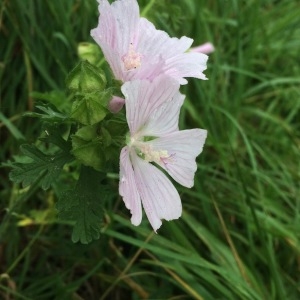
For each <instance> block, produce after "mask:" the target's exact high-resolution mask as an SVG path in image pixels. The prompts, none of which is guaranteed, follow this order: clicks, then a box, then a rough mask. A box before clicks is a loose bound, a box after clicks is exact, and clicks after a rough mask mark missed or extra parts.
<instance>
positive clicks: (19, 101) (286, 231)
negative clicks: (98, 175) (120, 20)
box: [0, 0, 300, 300]
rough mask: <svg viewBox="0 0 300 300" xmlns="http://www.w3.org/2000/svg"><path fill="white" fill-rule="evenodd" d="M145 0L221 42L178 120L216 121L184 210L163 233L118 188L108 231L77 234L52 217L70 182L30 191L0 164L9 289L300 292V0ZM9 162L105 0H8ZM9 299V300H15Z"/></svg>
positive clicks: (158, 13)
mask: <svg viewBox="0 0 300 300" xmlns="http://www.w3.org/2000/svg"><path fill="white" fill-rule="evenodd" d="M177 2H178V5H179V6H180V7H181V11H182V13H181V11H180V10H179V7H178V6H176V5H175V6H174V5H170V4H171V3H174V1H168V0H164V1H158V0H156V1H151V2H150V1H146V0H143V1H139V3H140V4H141V6H142V7H146V4H149V3H150V4H149V5H148V6H147V10H145V13H146V16H147V18H149V19H151V20H152V21H153V22H154V23H155V24H156V25H157V27H158V28H160V29H163V30H166V31H167V32H169V33H170V34H171V35H174V36H181V35H187V36H190V37H192V38H193V39H194V40H195V43H194V44H195V45H197V44H200V43H202V42H205V41H207V40H209V41H211V42H213V43H214V45H215V47H216V51H215V53H213V54H211V55H210V59H209V64H208V70H207V71H206V72H205V73H206V75H207V76H208V78H209V80H208V81H201V82H200V81H197V80H189V84H188V86H186V87H183V88H182V91H183V92H184V93H185V94H186V95H187V100H186V102H185V105H184V108H183V110H182V113H181V128H182V129H183V128H194V127H200V128H205V129H207V130H208V133H209V135H208V139H207V143H206V145H205V148H204V152H203V153H202V154H201V156H200V157H199V159H198V166H199V168H198V171H197V174H196V178H195V186H194V187H193V188H192V189H186V188H181V187H180V186H178V189H179V191H180V194H181V197H182V202H183V208H184V213H183V216H182V218H181V219H179V220H176V221H172V222H164V223H163V226H162V228H161V229H160V230H159V234H157V235H156V234H153V232H152V230H151V229H150V226H149V224H148V221H147V220H146V218H144V221H143V223H142V225H141V226H139V227H134V226H132V225H131V224H130V221H129V219H130V213H129V212H128V211H127V210H126V208H125V207H124V204H123V202H122V200H121V199H120V197H119V196H118V195H117V187H118V182H117V180H113V179H112V180H111V186H112V187H114V188H115V191H116V193H115V197H114V199H113V202H112V201H110V202H107V203H106V204H105V207H106V210H107V213H106V216H105V224H104V229H103V233H102V236H101V238H100V240H98V241H95V242H93V243H91V244H89V245H80V244H73V243H72V242H71V240H70V232H71V227H70V224H67V223H62V222H61V221H58V220H57V219H56V218H55V213H56V211H55V208H54V205H55V203H56V201H57V198H58V195H59V192H60V191H61V190H62V188H63V184H64V182H58V183H57V184H56V185H55V186H54V189H53V190H52V191H47V192H45V191H42V190H40V189H39V188H38V185H34V186H31V187H30V189H22V188H21V187H20V186H18V185H13V184H12V183H11V182H10V181H9V180H8V172H9V170H8V169H7V168H1V169H0V189H1V191H0V198H1V202H0V219H2V224H1V227H0V234H1V235H0V240H1V242H0V298H3V299H34V300H35V299H174V300H175V299H205V300H210V299H211V300H215V299H220V300H221V299H222V300H223V299H224V300H234V299H243V300H244V299H245V300H255V299H264V300H270V299H278V300H285V299H287V300H293V299H295V300H296V299H299V297H300V286H299V280H300V272H299V257H300V256H299V255H300V242H299V236H300V235H299V232H300V89H299V86H300V85H299V84H300V67H299V49H300V39H299V36H300V27H299V10H300V6H299V3H298V1H296V0H282V1H275V0H265V1H263V0H261V1H259V0H252V1H250V0H249V1H242V0H228V1H224V0H212V1H206V0H182V1H176V3H177ZM0 4H1V8H0V26H1V27H0V45H1V46H0V92H1V98H0V101H1V102H0V107H1V112H0V143H1V147H0V160H1V162H4V161H7V160H8V159H12V157H13V156H15V155H18V154H19V145H20V144H22V143H23V142H24V139H25V138H26V140H29V141H30V142H33V141H34V140H35V139H36V137H37V136H38V134H39V123H38V121H37V120H33V119H29V118H22V117H21V116H22V114H23V113H24V112H25V111H28V110H31V109H32V108H33V105H34V99H33V97H32V96H31V92H32V91H39V92H46V91H53V90H55V91H64V85H65V82H64V81H65V77H66V75H67V73H68V72H69V71H70V70H71V69H72V67H73V66H74V65H75V63H76V62H77V60H78V58H77V54H76V52H77V44H78V43H79V42H81V41H91V38H90V36H89V32H90V29H91V28H94V27H95V26H96V23H97V17H98V11H97V4H96V1H92V0H89V1H82V0H70V1H59V0H53V1H24V0H2V1H0ZM9 296H10V298H9Z"/></svg>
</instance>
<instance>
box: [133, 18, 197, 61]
mask: <svg viewBox="0 0 300 300" xmlns="http://www.w3.org/2000/svg"><path fill="white" fill-rule="evenodd" d="M139 27H140V32H139V43H138V48H137V49H138V51H139V52H141V53H143V54H144V55H145V56H146V57H147V59H148V60H150V61H151V60H152V61H153V60H155V59H157V58H158V57H159V56H162V57H163V58H164V59H167V58H170V57H173V56H176V55H178V54H179V53H183V52H185V51H186V50H188V49H189V48H190V47H191V45H192V43H193V40H192V39H190V38H188V37H186V36H183V37H181V38H180V39H178V38H175V37H173V38H171V37H170V36H169V35H168V34H167V33H166V32H165V31H162V30H157V29H156V28H155V26H154V25H153V24H152V23H151V22H149V21H148V20H147V19H145V18H141V19H140V22H139Z"/></svg>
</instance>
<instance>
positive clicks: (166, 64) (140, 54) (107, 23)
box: [91, 0, 208, 84]
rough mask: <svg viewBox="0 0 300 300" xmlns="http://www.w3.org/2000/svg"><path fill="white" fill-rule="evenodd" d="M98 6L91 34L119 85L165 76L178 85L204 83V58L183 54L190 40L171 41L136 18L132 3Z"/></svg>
mask: <svg viewBox="0 0 300 300" xmlns="http://www.w3.org/2000/svg"><path fill="white" fill-rule="evenodd" d="M98 2H99V12H100V17H99V23H98V26H97V28H95V29H93V30H92V31H91V35H92V37H93V38H94V40H95V41H96V42H97V43H98V44H99V46H100V47H101V49H102V51H103V54H104V56H105V58H106V60H107V61H108V63H109V65H110V67H111V69H112V71H113V73H114V76H115V78H116V79H118V80H121V81H123V82H127V81H131V80H135V79H148V80H153V79H154V78H155V77H157V76H159V75H160V74H167V75H169V76H171V77H172V78H174V79H175V80H177V81H178V82H179V84H186V83H187V80H186V79H185V77H195V78H199V79H206V77H205V75H204V74H203V71H204V70H205V69H206V62H207V58H208V57H207V55H205V54H203V53H200V52H198V53H197V52H186V51H187V50H188V49H189V48H190V47H191V45H192V43H193V40H192V39H190V38H188V37H185V36H183V37H181V38H180V39H178V38H171V37H169V35H168V34H167V33H166V32H164V31H161V30H157V29H156V28H155V27H154V25H153V24H152V23H151V22H149V21H148V20H146V19H145V18H140V13H139V6H138V3H137V1H136V0H117V1H115V2H113V3H112V4H109V2H108V1H107V0H98Z"/></svg>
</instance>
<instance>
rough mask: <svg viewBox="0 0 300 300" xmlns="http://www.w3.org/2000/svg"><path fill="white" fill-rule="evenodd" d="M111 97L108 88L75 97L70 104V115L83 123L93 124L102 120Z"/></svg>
mask: <svg viewBox="0 0 300 300" xmlns="http://www.w3.org/2000/svg"><path fill="white" fill-rule="evenodd" d="M111 97H112V95H111V91H110V90H105V91H103V92H96V93H87V94H85V95H83V96H80V97H77V99H76V100H75V101H74V103H73V106H72V112H71V117H72V118H73V119H75V120H76V121H78V122H80V123H81V124H83V125H94V124H96V123H98V122H100V121H102V120H103V119H104V118H105V116H106V115H107V113H108V112H109V111H108V109H107V108H106V107H107V104H108V102H109V101H110V99H111Z"/></svg>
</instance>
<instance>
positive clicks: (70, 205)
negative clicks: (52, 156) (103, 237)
mask: <svg viewBox="0 0 300 300" xmlns="http://www.w3.org/2000/svg"><path fill="white" fill-rule="evenodd" d="M103 175H104V174H103V173H100V172H97V171H95V170H93V169H92V168H88V167H82V168H81V172H80V176H79V180H78V182H77V184H76V187H75V189H74V190H68V191H66V192H64V193H63V194H62V195H61V197H60V198H59V200H58V202H57V204H56V208H57V210H58V217H59V218H60V219H62V220H68V221H74V222H75V225H74V228H73V233H72V241H73V242H74V243H76V242H81V243H82V244H88V243H90V242H91V241H92V240H96V239H99V237H100V232H101V224H102V219H103V208H102V202H103V200H105V198H106V197H107V196H108V193H107V191H106V190H105V188H104V186H102V185H101V180H102V179H103V177H104V176H103Z"/></svg>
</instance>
